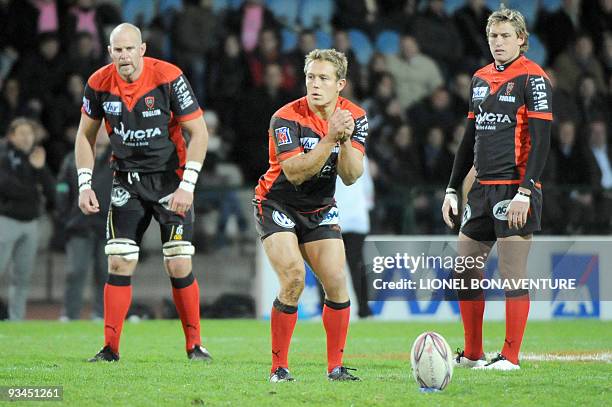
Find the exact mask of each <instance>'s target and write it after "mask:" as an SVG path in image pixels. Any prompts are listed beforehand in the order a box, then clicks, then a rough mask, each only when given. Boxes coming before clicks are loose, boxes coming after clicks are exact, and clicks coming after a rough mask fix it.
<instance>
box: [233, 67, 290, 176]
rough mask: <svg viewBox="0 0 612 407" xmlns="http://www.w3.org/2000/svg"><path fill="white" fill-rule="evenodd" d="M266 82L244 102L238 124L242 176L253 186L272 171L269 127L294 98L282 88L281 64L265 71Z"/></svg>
mask: <svg viewBox="0 0 612 407" xmlns="http://www.w3.org/2000/svg"><path fill="white" fill-rule="evenodd" d="M264 73H265V74H264V77H263V81H264V83H263V84H262V86H259V87H257V88H255V89H254V90H253V91H251V92H250V93H249V94H247V95H246V97H245V98H244V99H243V100H242V102H240V106H241V108H240V111H241V113H240V122H239V123H236V126H237V133H238V134H239V135H240V138H239V139H238V140H237V143H238V144H237V145H236V153H237V159H238V160H237V161H238V163H239V165H240V167H241V169H242V174H243V176H244V178H245V181H247V182H248V183H249V184H251V183H254V182H257V179H258V178H259V174H262V173H264V172H265V171H266V169H267V168H268V143H267V142H266V140H267V135H268V127H269V124H270V122H269V118H270V117H272V115H273V114H274V112H275V111H276V110H277V109H278V108H280V107H281V106H283V105H284V104H286V103H287V102H289V101H290V100H291V98H292V95H291V94H290V93H287V92H286V91H284V90H283V89H282V88H281V85H282V81H283V74H282V68H281V66H280V65H278V64H274V63H273V64H268V65H266V66H265V69H264Z"/></svg>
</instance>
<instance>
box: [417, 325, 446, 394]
mask: <svg viewBox="0 0 612 407" xmlns="http://www.w3.org/2000/svg"><path fill="white" fill-rule="evenodd" d="M452 362H453V356H452V351H451V349H450V346H448V343H447V342H446V340H445V339H444V338H443V337H442V335H440V334H437V333H435V332H423V333H422V334H421V335H419V336H418V338H416V340H415V341H414V344H413V345H412V350H411V351H410V363H411V364H412V375H413V376H414V380H416V382H417V384H418V385H419V387H421V388H422V389H435V390H444V389H445V388H446V386H448V384H449V383H450V381H451V378H452V377H453V363H452Z"/></svg>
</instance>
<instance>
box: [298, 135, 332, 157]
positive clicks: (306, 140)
mask: <svg viewBox="0 0 612 407" xmlns="http://www.w3.org/2000/svg"><path fill="white" fill-rule="evenodd" d="M319 141H320V139H318V138H316V137H301V138H300V144H301V145H302V148H303V149H304V151H306V152H308V151H310V150H314V148H315V147H316V146H317V144H319ZM339 152H340V146H339V145H335V146H334V148H333V149H332V154H333V153H339Z"/></svg>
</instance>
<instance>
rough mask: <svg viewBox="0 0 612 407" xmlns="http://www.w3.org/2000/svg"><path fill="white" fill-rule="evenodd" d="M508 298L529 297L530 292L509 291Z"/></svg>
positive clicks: (507, 292)
mask: <svg viewBox="0 0 612 407" xmlns="http://www.w3.org/2000/svg"><path fill="white" fill-rule="evenodd" d="M505 294H506V298H516V297H522V296H524V295H527V296H529V290H509V291H506V293H505Z"/></svg>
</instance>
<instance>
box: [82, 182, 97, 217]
mask: <svg viewBox="0 0 612 407" xmlns="http://www.w3.org/2000/svg"><path fill="white" fill-rule="evenodd" d="M79 208H80V209H81V212H83V213H84V214H85V215H91V214H93V213H98V212H100V204H99V203H98V198H96V193H95V192H94V190H93V189H91V188H90V189H85V190H83V191H81V192H80V193H79Z"/></svg>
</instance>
